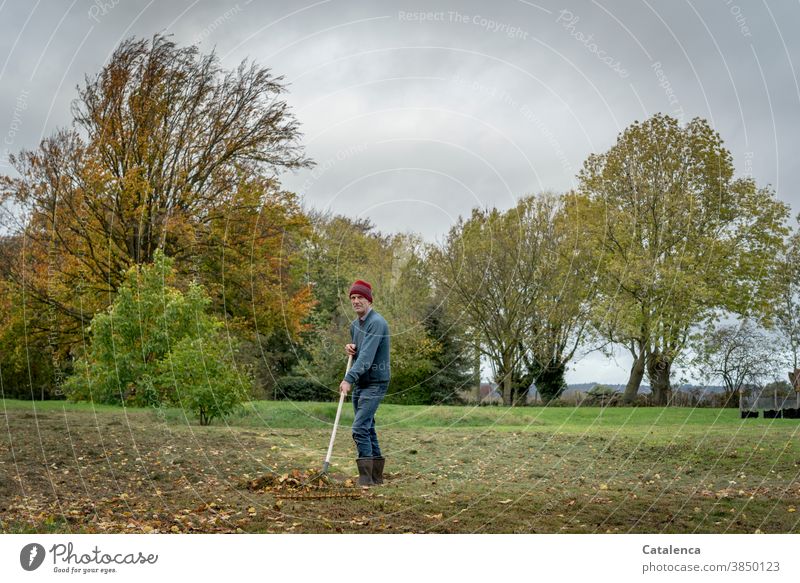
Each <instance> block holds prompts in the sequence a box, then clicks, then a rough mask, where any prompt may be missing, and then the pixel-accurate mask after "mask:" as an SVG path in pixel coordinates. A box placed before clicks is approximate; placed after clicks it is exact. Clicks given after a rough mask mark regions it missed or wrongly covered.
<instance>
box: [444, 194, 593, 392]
mask: <svg viewBox="0 0 800 583" xmlns="http://www.w3.org/2000/svg"><path fill="white" fill-rule="evenodd" d="M561 205H562V202H561V199H560V198H559V197H556V196H555V195H550V194H544V195H540V196H529V197H525V198H523V199H522V200H520V201H519V203H518V204H517V206H515V207H514V208H512V209H509V210H508V211H506V212H501V211H499V210H498V209H491V210H481V209H473V211H472V215H471V216H470V218H469V219H467V220H463V219H460V220H459V222H458V223H457V224H456V225H455V226H454V227H453V228H452V229H451V230H450V232H449V234H448V236H447V239H446V240H445V241H444V244H443V245H441V246H440V247H438V248H437V249H435V250H434V251H433V252H432V254H431V257H432V260H433V264H434V266H435V274H436V283H437V286H438V288H439V293H440V294H441V295H443V296H446V297H447V298H448V300H449V301H451V302H453V304H454V306H455V309H456V310H457V313H458V314H459V316H460V317H463V318H464V320H465V322H466V323H467V327H468V330H467V334H468V336H469V337H472V338H476V339H477V341H476V348H478V349H479V350H480V351H481V353H482V354H483V355H484V356H485V357H487V358H488V359H489V361H490V362H491V363H492V366H493V368H494V371H495V375H496V378H497V380H498V383H499V384H501V385H502V387H503V390H502V392H503V402H504V403H505V404H506V405H511V404H513V403H514V402H515V400H516V401H518V400H521V399H523V398H524V396H525V392H526V391H527V388H528V386H529V385H530V382H537V386H540V389H544V391H543V394H544V395H546V398H547V399H552V398H555V397H557V396H558V395H559V394H560V393H561V391H563V389H564V387H565V382H564V373H565V370H566V363H567V362H568V361H569V360H570V359H571V358H572V357H573V356H574V353H575V350H576V348H577V345H578V343H579V340H580V337H581V332H582V329H583V327H584V325H585V321H586V320H585V314H586V310H585V308H586V304H585V300H586V298H587V295H586V293H587V290H588V289H589V288H588V287H587V286H586V284H585V282H586V281H587V280H585V279H583V275H582V273H581V272H580V271H579V270H577V269H574V268H573V267H574V266H573V261H574V257H573V253H572V249H573V248H574V236H573V237H572V238H571V237H570V234H569V231H568V224H567V223H565V222H561V221H560V219H559V218H558V215H559V213H560V209H561ZM515 378H517V379H518V378H524V379H525V381H526V382H525V383H523V384H524V385H525V386H522V385H521V384H520V383H517V390H516V391H515V390H514V387H515Z"/></svg>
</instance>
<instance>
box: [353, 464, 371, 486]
mask: <svg viewBox="0 0 800 583" xmlns="http://www.w3.org/2000/svg"><path fill="white" fill-rule="evenodd" d="M372 461H373V460H372V458H371V457H360V458H356V465H357V466H358V485H359V486H373V485H375V482H373V481H372V467H373V464H372Z"/></svg>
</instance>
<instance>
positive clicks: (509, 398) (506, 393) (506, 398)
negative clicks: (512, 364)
mask: <svg viewBox="0 0 800 583" xmlns="http://www.w3.org/2000/svg"><path fill="white" fill-rule="evenodd" d="M503 405H506V406H509V407H510V406H513V405H514V400H513V395H512V391H511V371H509V372H507V373H506V374H505V376H503Z"/></svg>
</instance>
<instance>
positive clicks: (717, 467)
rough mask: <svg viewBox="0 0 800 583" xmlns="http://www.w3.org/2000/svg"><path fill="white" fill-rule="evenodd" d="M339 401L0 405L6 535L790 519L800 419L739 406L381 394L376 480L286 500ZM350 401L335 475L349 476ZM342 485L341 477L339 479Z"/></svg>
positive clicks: (686, 527) (322, 446)
mask: <svg viewBox="0 0 800 583" xmlns="http://www.w3.org/2000/svg"><path fill="white" fill-rule="evenodd" d="M335 409H336V406H335V404H334V403H288V402H255V403H251V404H248V405H247V406H246V407H245V409H244V410H243V411H242V412H240V413H239V414H237V415H235V416H233V417H230V418H229V419H228V420H227V422H226V423H218V424H217V425H214V426H211V427H200V426H199V425H197V423H196V422H195V421H194V420H187V419H185V418H184V416H183V414H182V413H181V411H180V410H176V409H164V410H141V409H123V408H115V407H101V406H97V407H95V406H91V405H87V404H71V403H65V402H44V403H41V402H39V403H35V404H34V403H28V402H20V401H10V400H5V401H2V402H0V530H2V531H3V532H14V533H18V532H49V533H52V532H58V533H65V532H124V533H138V532H258V533H261V532H275V533H285V532H306V533H310V532H313V533H328V532H347V533H354V532H358V533H361V532H388V533H403V532H430V533H455V532H460V533H475V532H481V533H483V532H501V533H560V532H568V533H606V532H611V533H631V532H633V533H639V532H657V533H754V532H759V531H760V532H765V533H789V532H792V533H797V532H800V526H798V520H800V518H799V516H800V515H798V513H797V512H796V509H797V507H798V505H800V479H799V478H798V476H799V473H800V444H798V436H799V435H800V422H798V421H796V420H781V419H776V420H772V419H770V420H767V419H763V418H760V419H747V420H740V419H739V417H738V411H736V410H720V409H681V408H669V409H660V408H640V409H635V408H607V409H599V408H584V407H581V408H573V407H568V408H567V407H565V408H519V409H505V408H471V407H434V408H430V407H412V406H399V405H386V404H385V405H382V406H381V408H380V409H379V411H378V424H379V428H378V432H379V435H380V436H381V439H382V447H383V449H384V455H385V456H386V458H387V462H386V472H387V483H386V484H385V485H383V486H381V487H374V488H370V489H366V490H360V489H358V488H350V489H349V490H342V491H347V492H349V493H351V494H352V495H353V496H354V497H349V498H322V499H308V500H293V499H279V498H278V497H276V494H275V492H272V491H264V490H258V489H253V488H251V487H248V483H249V482H251V481H253V480H257V479H258V478H260V477H264V476H271V475H274V476H276V477H278V478H280V477H283V478H286V477H287V476H288V477H291V472H292V470H295V469H300V470H304V471H308V470H310V469H318V468H319V467H320V465H321V461H322V458H323V457H324V453H325V450H326V447H327V443H328V438H329V436H330V428H331V424H332V421H333V417H334V414H335ZM351 420H352V411H351V410H350V409H349V408H348V409H346V411H345V414H344V415H343V421H342V423H343V425H342V426H341V427H340V432H339V434H338V437H337V444H336V448H335V456H334V461H333V466H332V469H331V474H332V477H333V478H334V480H335V481H336V482H337V483H339V484H344V483H345V481H346V480H348V479H352V478H353V477H354V476H355V474H356V469H355V462H354V459H353V458H354V457H355V456H354V447H353V443H352V440H351V438H350V435H349V423H350V422H351ZM348 484H349V483H348Z"/></svg>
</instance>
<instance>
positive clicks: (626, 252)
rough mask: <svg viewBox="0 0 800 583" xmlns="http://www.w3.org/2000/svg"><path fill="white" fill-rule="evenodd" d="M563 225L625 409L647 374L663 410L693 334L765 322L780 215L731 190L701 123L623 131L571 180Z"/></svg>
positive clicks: (755, 191)
mask: <svg viewBox="0 0 800 583" xmlns="http://www.w3.org/2000/svg"><path fill="white" fill-rule="evenodd" d="M574 200H575V204H574V205H572V207H571V213H572V220H573V221H574V223H575V224H576V225H578V226H579V228H581V229H582V230H583V232H584V234H585V236H584V238H583V242H584V247H585V249H586V251H587V252H588V253H592V254H593V255H594V265H596V266H597V267H596V269H595V270H594V272H593V274H592V275H593V277H594V278H595V279H596V281H597V286H598V292H599V293H598V296H597V298H596V299H595V302H594V307H595V310H594V322H595V329H596V330H598V331H599V333H600V334H601V335H604V336H605V337H606V338H608V339H609V340H611V341H613V342H615V343H618V344H620V345H623V346H626V347H627V348H628V349H629V350H630V351H631V356H632V357H633V361H634V365H633V368H632V371H631V378H630V380H629V382H628V387H627V389H626V391H625V400H626V401H628V402H630V401H631V400H632V398H633V397H635V395H636V391H638V387H639V383H640V382H641V379H642V377H643V375H644V373H646V374H647V376H648V378H649V379H650V384H651V387H652V389H653V392H654V397H655V401H656V402H657V403H659V404H666V403H667V401H668V399H669V394H670V391H671V385H670V373H671V368H672V364H673V363H674V362H675V359H676V358H677V357H678V356H679V355H680V354H681V352H682V351H683V350H684V349H685V348H686V346H687V344H688V341H689V337H690V333H691V331H692V329H693V327H695V326H699V325H701V324H702V323H703V322H707V321H709V320H712V319H714V318H715V317H717V316H718V315H719V314H720V313H722V312H724V311H730V312H733V313H737V314H740V315H742V316H750V315H758V314H766V313H768V312H769V311H770V309H771V306H772V305H773V304H774V301H775V297H776V286H775V278H774V275H775V271H776V258H777V257H778V256H779V251H780V248H781V245H782V239H783V237H784V235H785V233H786V229H785V225H784V222H785V219H786V217H787V213H788V209H787V206H786V205H785V204H784V203H782V202H779V201H778V200H777V199H776V198H775V194H774V192H773V191H772V190H770V189H769V188H759V187H757V186H756V184H755V182H754V181H753V180H752V179H750V178H735V177H734V167H733V161H732V158H731V154H730V152H728V150H727V149H725V147H724V145H723V142H722V139H721V138H720V136H719V134H717V132H715V131H714V130H713V129H712V128H711V127H710V126H709V125H708V123H707V122H706V121H705V120H702V119H699V118H698V119H694V120H692V121H691V122H689V123H688V124H686V125H685V126H680V125H679V124H678V122H677V121H676V120H675V119H673V118H671V117H669V116H665V115H661V114H657V115H655V116H653V117H651V118H650V119H648V120H646V121H644V122H636V123H634V124H632V125H631V126H630V127H628V128H627V129H626V130H625V131H624V132H623V133H622V134H621V135H620V136H619V137H618V139H617V142H616V143H615V144H614V145H613V146H612V147H611V148H610V149H609V150H608V151H607V152H605V153H603V154H593V155H591V156H590V157H589V158H588V159H587V160H586V162H585V163H584V167H583V169H582V170H581V172H580V174H579V188H578V192H577V193H576V197H575V199H574Z"/></svg>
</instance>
